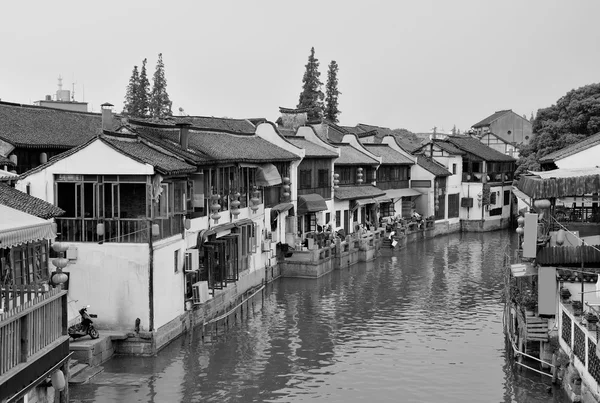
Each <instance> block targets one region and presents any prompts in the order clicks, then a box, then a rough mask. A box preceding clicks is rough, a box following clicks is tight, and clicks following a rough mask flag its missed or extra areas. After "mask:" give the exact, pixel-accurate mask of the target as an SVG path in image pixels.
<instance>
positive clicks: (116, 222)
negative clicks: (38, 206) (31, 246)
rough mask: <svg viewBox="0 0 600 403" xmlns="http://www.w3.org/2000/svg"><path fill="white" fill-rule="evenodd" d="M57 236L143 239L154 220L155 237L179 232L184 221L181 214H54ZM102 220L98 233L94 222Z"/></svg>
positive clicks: (114, 240) (69, 239)
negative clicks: (132, 216) (150, 216)
mask: <svg viewBox="0 0 600 403" xmlns="http://www.w3.org/2000/svg"><path fill="white" fill-rule="evenodd" d="M55 220H56V225H57V231H58V234H59V239H60V240H61V241H64V242H111V243H146V242H148V234H149V228H150V227H149V226H150V225H152V224H158V226H159V235H158V237H157V238H158V239H162V238H168V237H170V236H173V235H176V234H181V233H182V232H183V228H184V223H183V218H182V216H181V215H176V216H174V217H168V218H155V219H153V220H152V221H150V220H148V219H146V218H143V219H127V218H119V219H95V218H94V219H90V218H56V219H55ZM101 223H102V224H104V235H103V236H100V235H98V224H101Z"/></svg>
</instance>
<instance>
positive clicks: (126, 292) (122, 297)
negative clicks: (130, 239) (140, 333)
mask: <svg viewBox="0 0 600 403" xmlns="http://www.w3.org/2000/svg"><path fill="white" fill-rule="evenodd" d="M67 244H68V245H70V248H76V249H77V254H78V255H77V259H76V260H71V261H70V263H69V265H68V266H67V267H66V269H65V271H68V272H69V273H70V277H69V291H68V301H69V320H72V319H74V318H76V317H77V315H78V313H77V311H78V310H79V309H80V308H81V307H82V306H84V305H90V308H89V310H88V312H89V313H95V314H97V315H98V318H97V319H94V322H95V323H96V324H97V326H98V327H99V328H100V329H103V328H111V329H122V330H126V329H133V328H134V325H135V319H136V318H140V320H141V325H142V326H143V328H144V329H148V325H149V308H148V307H149V287H148V284H149V272H148V256H149V254H148V245H147V244H143V243H142V244H112V243H104V244H102V245H99V244H97V243H67Z"/></svg>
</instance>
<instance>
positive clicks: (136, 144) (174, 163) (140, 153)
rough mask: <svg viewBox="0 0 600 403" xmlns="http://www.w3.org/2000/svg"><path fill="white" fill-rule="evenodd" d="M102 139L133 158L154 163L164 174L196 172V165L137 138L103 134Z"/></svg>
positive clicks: (149, 163)
mask: <svg viewBox="0 0 600 403" xmlns="http://www.w3.org/2000/svg"><path fill="white" fill-rule="evenodd" d="M100 139H101V140H102V141H103V142H105V143H107V144H109V145H110V146H112V147H113V148H114V149H116V150H118V151H121V152H122V153H124V154H126V155H128V156H130V157H131V158H133V159H135V160H138V161H140V162H143V163H146V164H148V165H152V166H153V167H154V169H156V170H157V171H158V172H160V173H162V174H164V175H177V174H181V173H191V172H196V167H195V166H193V165H190V164H188V163H186V162H184V161H182V160H180V159H178V158H176V157H173V156H171V155H167V154H164V153H162V152H160V151H158V150H156V149H155V148H152V147H151V146H150V145H148V144H144V143H142V142H140V141H138V140H137V139H136V140H134V141H125V140H120V139H118V138H115V137H111V136H103V137H101V138H100Z"/></svg>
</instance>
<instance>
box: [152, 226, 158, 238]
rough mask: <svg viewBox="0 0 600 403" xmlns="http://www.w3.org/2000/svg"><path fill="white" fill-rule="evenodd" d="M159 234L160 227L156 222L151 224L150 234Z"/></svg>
mask: <svg viewBox="0 0 600 403" xmlns="http://www.w3.org/2000/svg"><path fill="white" fill-rule="evenodd" d="M159 235H160V227H159V225H158V224H152V236H159Z"/></svg>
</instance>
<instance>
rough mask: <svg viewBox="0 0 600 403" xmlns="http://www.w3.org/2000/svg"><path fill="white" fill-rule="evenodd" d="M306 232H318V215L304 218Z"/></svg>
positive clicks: (307, 215)
mask: <svg viewBox="0 0 600 403" xmlns="http://www.w3.org/2000/svg"><path fill="white" fill-rule="evenodd" d="M304 220H305V221H304V232H313V231H316V230H317V215H316V214H315V213H308V214H306V215H305V216H304Z"/></svg>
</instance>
